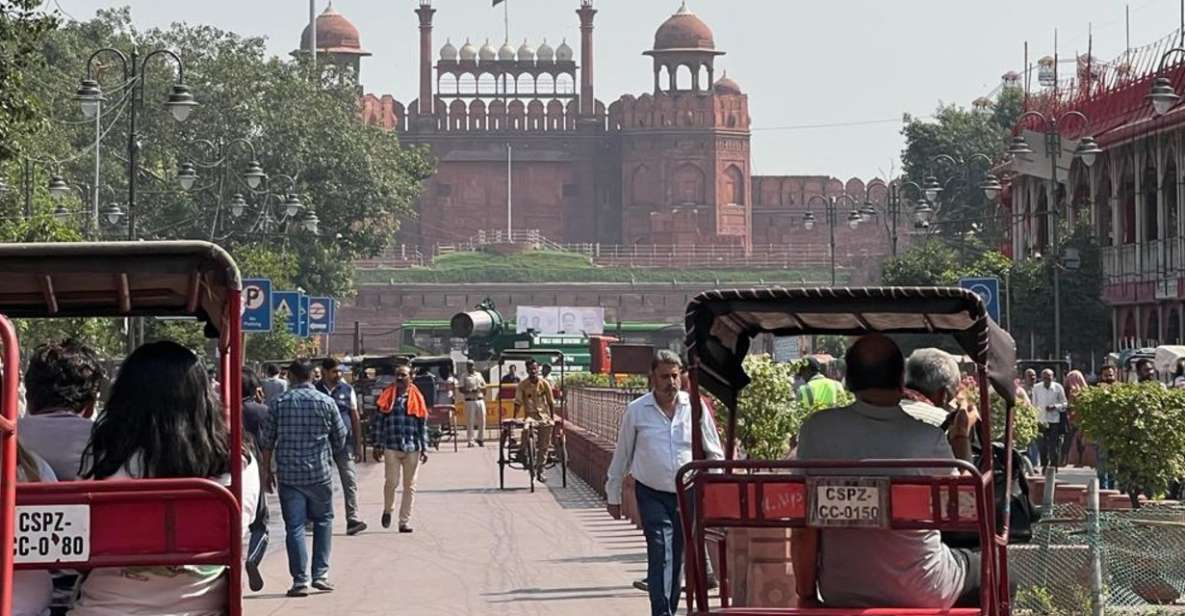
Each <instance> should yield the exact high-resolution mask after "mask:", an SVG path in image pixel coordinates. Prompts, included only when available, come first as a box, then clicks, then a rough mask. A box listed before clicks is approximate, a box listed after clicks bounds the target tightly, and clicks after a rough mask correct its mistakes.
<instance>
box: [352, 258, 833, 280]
mask: <svg viewBox="0 0 1185 616" xmlns="http://www.w3.org/2000/svg"><path fill="white" fill-rule="evenodd" d="M828 277H829V274H828V273H827V272H825V271H823V270H812V269H797V270H782V269H777V270H771V269H766V270H754V269H739V268H738V269H732V268H727V267H719V266H716V267H713V266H711V265H705V266H704V267H702V268H689V269H629V268H620V267H610V268H605V267H597V266H595V265H593V264H592V262H591V261H590V260H589V259H587V258H586V257H583V256H581V255H575V254H570V253H564V252H552V251H543V250H540V251H533V252H527V253H522V254H517V255H509V256H499V255H493V254H487V253H479V252H467V253H454V254H450V255H444V256H441V257H438V258H437V259H436V260H435V261H434V262H433V264H432V267H426V268H412V269H359V270H357V271H356V272H355V281H356V282H357V283H358V284H384V283H389V282H395V283H399V282H446V283H447V282H630V281H635V282H671V281H679V282H715V281H717V280H719V281H720V282H758V281H766V282H782V283H799V282H802V281H803V280H804V279H805V280H806V281H808V282H822V281H824V280H826V279H827V278H828ZM841 277H843V278H846V272H842V273H841Z"/></svg>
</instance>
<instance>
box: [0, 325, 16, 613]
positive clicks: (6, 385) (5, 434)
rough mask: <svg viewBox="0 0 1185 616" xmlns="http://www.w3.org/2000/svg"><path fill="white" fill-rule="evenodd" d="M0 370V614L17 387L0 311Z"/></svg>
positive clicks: (7, 562) (12, 503) (7, 577)
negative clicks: (1, 353)
mask: <svg viewBox="0 0 1185 616" xmlns="http://www.w3.org/2000/svg"><path fill="white" fill-rule="evenodd" d="M0 344H3V345H4V366H3V371H4V374H3V375H2V376H0V378H3V381H2V385H0V614H11V613H12V559H13V556H12V552H13V546H14V538H15V536H16V532H15V531H16V529H15V528H14V523H15V518H16V515H15V511H16V420H17V405H18V399H17V390H18V389H19V388H20V369H19V368H18V366H20V348H19V347H18V346H17V339H16V329H15V328H14V327H13V326H12V321H9V320H8V318H7V317H5V316H4V315H0Z"/></svg>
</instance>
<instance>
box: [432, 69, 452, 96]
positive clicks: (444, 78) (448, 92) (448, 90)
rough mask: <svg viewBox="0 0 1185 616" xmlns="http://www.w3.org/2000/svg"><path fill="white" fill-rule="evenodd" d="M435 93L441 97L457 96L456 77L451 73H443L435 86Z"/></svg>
mask: <svg viewBox="0 0 1185 616" xmlns="http://www.w3.org/2000/svg"><path fill="white" fill-rule="evenodd" d="M436 91H437V93H439V94H440V95H441V96H456V94H457V76H456V75H453V74H452V73H445V74H443V75H441V76H440V81H439V83H438V84H437V86H436Z"/></svg>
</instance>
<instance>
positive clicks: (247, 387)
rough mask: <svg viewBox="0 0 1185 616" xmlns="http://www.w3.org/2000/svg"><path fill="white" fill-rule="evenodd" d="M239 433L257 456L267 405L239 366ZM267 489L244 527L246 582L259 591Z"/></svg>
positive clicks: (265, 537)
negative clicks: (247, 438)
mask: <svg viewBox="0 0 1185 616" xmlns="http://www.w3.org/2000/svg"><path fill="white" fill-rule="evenodd" d="M242 382H243V432H245V433H246V434H247V435H248V436H249V437H250V439H251V442H250V446H251V449H252V452H253V453H254V455H255V456H256V457H257V458H258V456H259V442H260V441H261V440H262V439H263V425H264V424H265V423H267V414H268V411H267V405H266V404H263V399H264V393H263V386H262V384H261V383H260V381H259V376H258V375H256V374H255V371H254V370H252V369H250V368H247V367H244V368H243V376H242ZM259 471H260V472H259V474H260V479H261V480H262V479H263V477H264V473H263V466H262V465H260V467H259ZM261 485H262V484H261ZM268 519H269V515H268V510H267V492H265V491H264V490H260V491H259V505H257V506H256V508H255V519H254V520H252V521H251V525H250V526H249V527H248V529H249V530H250V532H251V537H250V539H249V540H248V542H247V556H246V562H247V585H248V586H249V587H250V588H251V590H253V591H255V592H259V591H260V590H263V576H262V575H260V573H259V563H261V562H263V556H264V554H266V553H267V544H268V532H267V523H268Z"/></svg>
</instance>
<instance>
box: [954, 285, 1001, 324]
mask: <svg viewBox="0 0 1185 616" xmlns="http://www.w3.org/2000/svg"><path fill="white" fill-rule="evenodd" d="M959 286H960V287H962V288H964V289H967V290H968V291H971V292H972V293H975V294H976V295H978V296H979V299H980V300H982V301H983V307H984V308H987V313H988V316H990V317H991V318H992V320H993V321H995V322H996V323H999V322H1000V279H999V278H995V277H990V276H987V277H983V278H960V279H959Z"/></svg>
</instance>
